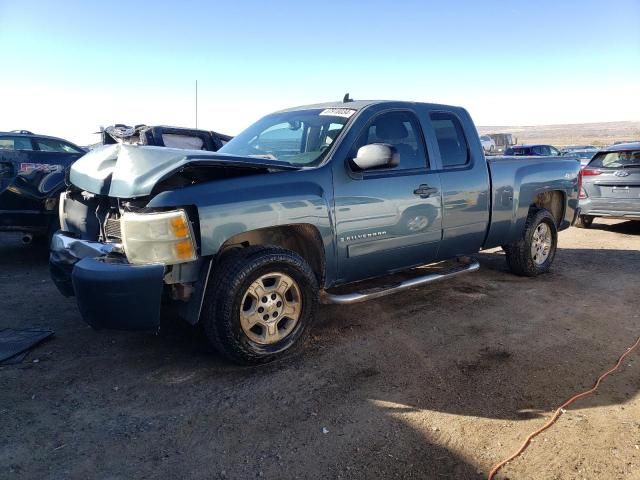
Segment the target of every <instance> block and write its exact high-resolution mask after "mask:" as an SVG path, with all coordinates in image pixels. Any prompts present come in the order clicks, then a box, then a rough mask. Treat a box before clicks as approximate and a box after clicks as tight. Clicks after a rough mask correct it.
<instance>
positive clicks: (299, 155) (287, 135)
mask: <svg viewBox="0 0 640 480" xmlns="http://www.w3.org/2000/svg"><path fill="white" fill-rule="evenodd" d="M355 112H356V111H355V110H353V109H349V108H326V109H313V110H297V111H292V112H282V113H274V114H272V115H267V116H266V117H264V118H262V119H260V120H258V121H257V122H256V123H254V124H253V125H251V126H250V127H249V128H247V129H246V130H244V131H243V132H242V133H240V134H239V135H237V136H236V137H234V138H233V139H232V140H231V141H230V142H229V143H227V144H226V145H224V146H223V147H222V148H221V149H220V150H219V152H220V153H229V154H233V155H243V156H251V157H259V158H268V159H270V160H279V161H281V162H287V163H290V164H292V165H299V166H305V167H309V166H315V165H318V164H319V163H320V162H322V160H323V158H324V157H325V156H326V154H327V152H328V151H329V148H330V147H331V145H332V144H333V142H334V141H335V140H336V138H337V137H338V135H339V134H340V132H341V131H342V129H343V128H344V126H345V125H346V123H347V121H348V120H349V118H351V116H352V115H353V114H354V113H355Z"/></svg>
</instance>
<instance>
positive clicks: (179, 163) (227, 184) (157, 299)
mask: <svg viewBox="0 0 640 480" xmlns="http://www.w3.org/2000/svg"><path fill="white" fill-rule="evenodd" d="M578 170H579V165H578V162H576V161H575V160H563V159H558V158H557V157H554V158H544V157H536V158H535V159H527V158H507V157H502V158H495V159H486V158H485V156H484V154H483V151H482V146H481V144H480V140H479V138H478V134H477V131H476V129H475V126H474V125H473V122H472V120H471V118H470V116H469V114H468V113H467V112H466V111H465V110H464V109H462V108H458V107H450V106H445V105H435V104H424V103H411V102H389V101H357V102H340V103H329V104H320V105H312V106H304V107H297V108H293V109H289V110H284V111H280V112H277V113H274V114H271V115H268V116H266V117H264V118H263V119H261V120H259V121H258V122H257V123H255V124H254V125H252V126H250V127H249V128H247V129H246V130H245V131H244V132H242V133H240V134H239V135H238V136H237V137H235V138H234V139H233V140H231V141H230V142H229V143H227V144H226V145H225V146H224V147H223V148H222V149H221V150H220V151H219V152H217V153H209V152H200V151H185V150H183V151H180V150H175V149H166V148H165V149H163V148H156V147H143V146H130V145H123V144H118V145H113V146H106V147H101V148H99V149H97V150H95V151H92V152H91V153H90V154H88V155H86V156H85V157H83V158H82V159H81V160H80V161H78V162H76V163H75V164H74V166H73V167H72V169H71V175H70V180H71V185H70V188H69V189H68V190H67V191H66V192H65V193H64V194H63V195H62V197H61V212H62V214H61V215H62V216H61V223H62V230H61V231H60V232H58V233H56V234H55V235H54V238H53V241H52V244H51V270H52V277H53V279H54V281H55V282H56V284H57V285H58V287H59V289H60V291H61V292H62V293H64V294H65V295H75V296H76V299H77V303H78V307H79V310H80V313H81V315H82V318H83V319H84V320H85V321H86V322H87V323H89V324H90V325H92V326H94V327H96V328H117V329H137V330H152V331H153V330H157V329H158V328H159V326H160V316H161V312H162V311H164V313H165V314H167V315H168V314H169V313H170V312H174V313H173V314H175V315H176V316H179V317H182V318H183V319H184V320H186V321H187V322H189V323H191V324H197V323H201V324H203V327H204V331H205V332H206V335H207V337H208V338H209V340H210V341H211V343H212V344H213V345H214V346H215V347H216V348H217V349H218V350H219V351H220V352H221V353H222V354H223V355H225V356H226V357H227V358H229V359H231V360H234V361H237V362H241V363H259V362H266V361H269V360H272V359H274V358H277V357H279V356H281V355H282V354H285V353H286V352H288V351H290V350H292V349H293V348H294V347H296V346H298V345H301V344H302V343H303V340H304V338H305V336H306V335H307V334H308V332H309V329H310V328H311V326H312V324H313V319H314V314H315V311H316V308H317V305H318V303H319V302H324V303H338V304H348V303H356V302H360V301H363V300H367V299H371V298H378V297H381V296H383V295H388V294H393V293H395V292H398V291H400V290H403V289H406V288H410V287H415V286H418V285H423V284H427V283H429V282H433V281H436V280H441V279H443V278H450V277H453V276H455V275H459V274H462V273H465V272H472V271H475V270H477V268H478V267H479V265H478V263H477V262H476V261H475V260H473V259H472V258H470V257H469V255H471V254H474V253H476V252H478V251H480V250H482V249H487V248H493V247H497V246H502V247H503V248H504V250H505V252H506V259H507V262H508V264H509V266H510V268H511V270H512V271H513V272H515V273H516V274H519V275H527V276H536V275H538V274H542V273H544V272H547V271H548V270H549V269H550V268H551V265H552V263H553V260H554V257H555V254H556V247H557V241H558V236H557V232H558V231H559V230H562V229H565V228H568V227H569V226H570V225H571V224H572V222H573V221H574V220H575V218H576V215H577V203H578V192H579V189H580V185H579V177H578ZM452 259H454V260H452ZM443 261H447V262H445V263H444V264H443V263H441V262H443ZM436 262H440V263H436ZM425 264H430V266H429V267H428V268H423V267H421V266H424V265H425ZM170 318H171V317H170Z"/></svg>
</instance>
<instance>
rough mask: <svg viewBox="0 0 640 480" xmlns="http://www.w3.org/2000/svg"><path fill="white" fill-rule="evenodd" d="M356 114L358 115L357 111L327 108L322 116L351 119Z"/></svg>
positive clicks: (321, 113)
mask: <svg viewBox="0 0 640 480" xmlns="http://www.w3.org/2000/svg"><path fill="white" fill-rule="evenodd" d="M354 113H356V111H355V110H353V109H351V108H327V109H325V110H323V111H322V112H320V115H327V116H329V117H344V118H351V116H352V115H353V114H354Z"/></svg>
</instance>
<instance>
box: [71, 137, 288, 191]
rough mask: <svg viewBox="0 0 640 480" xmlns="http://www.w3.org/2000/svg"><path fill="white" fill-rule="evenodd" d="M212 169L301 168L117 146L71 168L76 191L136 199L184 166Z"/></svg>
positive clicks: (174, 150) (194, 152) (173, 150)
mask: <svg viewBox="0 0 640 480" xmlns="http://www.w3.org/2000/svg"><path fill="white" fill-rule="evenodd" d="M194 163H197V164H198V165H201V166H211V167H212V168H224V167H225V166H228V167H235V168H238V167H239V168H248V169H259V170H265V171H267V170H297V169H298V167H296V166H294V165H291V164H287V163H283V162H278V161H275V160H268V159H263V158H254V157H242V156H236V155H229V154H224V153H216V152H205V151H201V150H182V149H178V148H166V147H151V146H142V145H126V144H114V145H104V146H101V147H98V148H96V149H94V150H91V151H90V152H89V153H87V154H86V155H84V156H83V157H81V158H80V159H79V160H77V161H76V162H75V163H74V164H73V166H72V167H71V172H70V176H69V179H70V181H71V183H72V184H74V185H75V186H76V187H78V188H81V189H82V190H86V191H88V192H91V193H95V194H99V195H109V196H111V197H118V198H133V197H142V196H146V195H149V194H150V193H151V191H152V190H153V187H154V186H155V185H156V183H158V182H159V181H161V180H163V179H165V178H167V177H168V176H170V175H171V174H172V173H173V172H175V171H176V170H179V169H180V168H182V167H184V166H185V165H189V164H194Z"/></svg>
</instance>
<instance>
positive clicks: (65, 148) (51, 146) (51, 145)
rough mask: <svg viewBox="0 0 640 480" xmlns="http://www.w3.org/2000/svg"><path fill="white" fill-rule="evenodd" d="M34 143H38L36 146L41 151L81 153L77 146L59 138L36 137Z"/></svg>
mask: <svg viewBox="0 0 640 480" xmlns="http://www.w3.org/2000/svg"><path fill="white" fill-rule="evenodd" d="M36 143H37V144H38V148H39V149H40V150H41V151H43V152H58V153H81V152H80V150H78V149H77V148H74V147H72V146H71V145H69V144H68V143H64V142H61V141H60V140H54V139H51V138H38V139H36Z"/></svg>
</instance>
